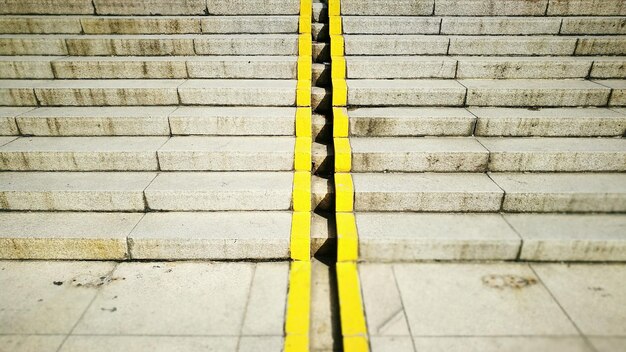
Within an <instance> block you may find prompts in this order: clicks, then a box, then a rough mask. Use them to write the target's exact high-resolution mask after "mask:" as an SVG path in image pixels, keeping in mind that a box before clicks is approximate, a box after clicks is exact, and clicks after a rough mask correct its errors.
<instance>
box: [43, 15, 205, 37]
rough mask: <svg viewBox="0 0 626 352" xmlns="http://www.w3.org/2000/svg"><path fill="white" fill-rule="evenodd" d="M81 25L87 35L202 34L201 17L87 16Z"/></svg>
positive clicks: (82, 19)
mask: <svg viewBox="0 0 626 352" xmlns="http://www.w3.org/2000/svg"><path fill="white" fill-rule="evenodd" d="M80 24H81V25H82V29H83V31H84V33H85V34H191V33H200V32H201V29H200V17H192V16H158V17H141V16H115V17H111V16H86V17H82V18H80ZM48 33H50V32H48Z"/></svg>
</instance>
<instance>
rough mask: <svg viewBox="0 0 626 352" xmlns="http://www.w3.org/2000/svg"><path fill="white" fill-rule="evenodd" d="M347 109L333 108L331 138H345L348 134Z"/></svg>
mask: <svg viewBox="0 0 626 352" xmlns="http://www.w3.org/2000/svg"><path fill="white" fill-rule="evenodd" d="M349 128H350V125H349V119H348V109H346V108H343V107H334V108H333V137H335V138H337V137H342V138H347V137H348V133H349Z"/></svg>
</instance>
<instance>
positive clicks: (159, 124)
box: [0, 106, 323, 136]
mask: <svg viewBox="0 0 626 352" xmlns="http://www.w3.org/2000/svg"><path fill="white" fill-rule="evenodd" d="M295 115H296V108H292V107H200V106H198V107H176V106H164V107H154V106H139V107H50V108H35V109H33V108H29V107H24V108H14V107H0V135H18V134H23V135H34V136H169V135H221V136H224V135H233V136H255V135H256V136H292V135H294V134H295ZM314 116H317V115H314ZM322 125H323V124H319V123H318V124H313V126H312V127H313V135H314V136H317V135H319V134H320V133H321V129H322V127H323V126H322Z"/></svg>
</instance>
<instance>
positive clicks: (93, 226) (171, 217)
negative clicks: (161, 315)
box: [0, 211, 333, 260]
mask: <svg viewBox="0 0 626 352" xmlns="http://www.w3.org/2000/svg"><path fill="white" fill-rule="evenodd" d="M291 221H292V213H291V212H287V211H263V212H258V211H257V212H254V211H246V212H238V211H231V212H172V213H148V214H145V216H144V214H140V213H74V212H57V213H55V212H29V213H25V212H10V213H7V212H5V213H0V222H2V224H3V225H5V226H3V228H2V230H0V259H83V260H84V259H91V260H111V259H113V260H115V259H117V260H128V259H158V260H163V259H165V260H185V259H209V260H242V259H247V260H268V259H270V260H271V259H282V260H285V259H289V258H290V248H289V247H290V242H291V241H290V235H291ZM327 222H328V220H327V219H325V218H323V217H322V216H320V215H317V214H312V218H311V227H312V229H311V230H312V234H311V237H312V238H311V247H312V248H311V251H312V253H313V254H314V253H316V252H317V251H318V250H319V248H320V247H321V246H322V244H323V243H324V242H326V241H327V239H328V238H330V237H331V236H333V234H332V230H331V229H329V226H328V225H327Z"/></svg>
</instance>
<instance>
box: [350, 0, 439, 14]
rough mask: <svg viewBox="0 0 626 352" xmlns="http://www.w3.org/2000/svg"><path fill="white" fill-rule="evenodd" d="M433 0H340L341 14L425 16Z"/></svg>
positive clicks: (431, 10) (430, 11) (432, 4)
mask: <svg viewBox="0 0 626 352" xmlns="http://www.w3.org/2000/svg"><path fill="white" fill-rule="evenodd" d="M433 7H434V0H395V1H393V2H388V1H387V0H368V1H364V0H342V2H341V14H342V15H348V16H350V15H356V16H364V15H365V16H372V15H374V16H427V15H431V14H432V13H433Z"/></svg>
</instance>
